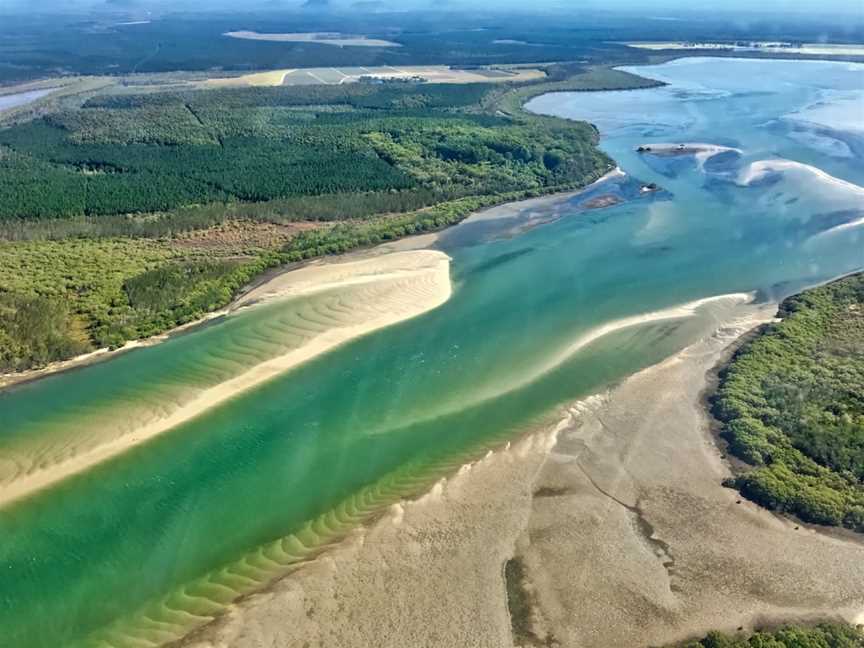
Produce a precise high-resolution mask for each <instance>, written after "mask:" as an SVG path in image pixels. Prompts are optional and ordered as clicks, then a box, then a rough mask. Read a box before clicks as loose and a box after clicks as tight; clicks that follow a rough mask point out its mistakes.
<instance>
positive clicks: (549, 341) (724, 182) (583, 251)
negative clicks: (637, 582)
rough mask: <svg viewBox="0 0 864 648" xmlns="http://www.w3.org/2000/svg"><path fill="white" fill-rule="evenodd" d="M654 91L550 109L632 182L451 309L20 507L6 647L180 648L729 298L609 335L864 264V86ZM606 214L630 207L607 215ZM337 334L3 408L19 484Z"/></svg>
mask: <svg viewBox="0 0 864 648" xmlns="http://www.w3.org/2000/svg"><path fill="white" fill-rule="evenodd" d="M631 71H634V72H637V73H639V74H643V75H645V76H650V77H652V78H657V79H660V80H663V81H666V82H667V83H668V84H669V85H667V86H665V87H661V88H655V89H648V90H639V91H625V92H602V93H564V94H556V95H546V96H542V97H538V98H537V99H535V100H533V101H532V102H531V103H530V104H529V106H528V107H529V109H530V110H533V111H536V112H542V113H548V114H555V115H561V116H566V117H572V118H578V119H585V120H588V121H591V122H593V123H595V124H596V125H597V126H598V127H599V129H600V131H601V133H602V136H603V140H602V147H603V149H604V150H605V151H607V152H608V153H609V154H610V155H611V156H613V157H614V158H615V159H616V160H617V161H618V163H619V164H620V166H621V168H622V169H623V171H624V172H625V174H626V175H622V176H616V177H613V178H611V179H609V180H607V181H606V182H605V183H603V184H601V185H600V186H598V187H595V188H593V189H592V190H591V191H590V192H589V193H588V194H583V195H579V196H576V197H573V198H569V199H560V198H558V199H550V200H541V201H534V202H532V203H530V204H528V205H526V206H525V207H524V208H523V209H520V210H512V213H510V214H509V215H505V216H504V217H499V218H495V219H492V218H477V219H472V220H470V221H468V222H466V223H464V224H462V225H460V226H457V227H455V228H452V229H451V230H448V231H447V232H445V233H444V234H443V235H442V236H441V237H440V239H439V241H438V243H437V244H436V245H437V247H438V248H440V249H442V250H443V251H445V252H446V253H447V254H449V255H450V256H451V257H452V264H451V268H452V281H453V284H454V293H453V296H452V298H451V299H450V300H449V301H448V302H447V303H445V304H444V305H443V306H441V307H439V308H437V309H436V310H433V311H431V312H429V313H427V314H425V315H422V316H420V317H417V318H415V319H412V320H409V321H407V322H404V323H401V324H399V325H396V326H392V327H390V328H387V329H383V330H381V331H379V332H377V333H375V334H372V335H368V336H366V337H364V338H361V339H359V340H357V341H355V342H353V343H351V344H349V345H346V346H344V347H341V348H339V349H338V350H336V351H334V352H331V353H329V354H327V355H324V356H321V357H319V358H318V359H316V360H314V361H312V362H310V363H308V364H306V365H303V366H302V367H300V368H298V369H295V370H293V371H290V372H288V373H286V374H284V375H282V376H280V377H278V378H276V379H274V380H272V381H270V382H269V383H267V384H265V385H263V386H261V387H258V388H256V389H254V390H252V391H249V392H247V393H245V394H243V395H241V396H238V397H236V398H234V399H232V400H231V401H229V402H227V403H225V404H223V405H222V406H220V407H218V408H216V409H213V410H211V411H210V412H208V413H206V414H204V415H203V416H200V417H199V418H197V419H195V420H193V421H191V422H188V423H185V424H183V425H181V426H179V427H177V428H176V429H174V430H173V431H171V432H170V433H167V434H165V435H163V436H161V437H159V438H158V439H156V440H154V441H152V442H150V443H147V444H145V445H143V446H140V447H137V448H136V449H134V450H132V451H130V452H128V453H126V454H125V455H123V456H121V457H119V458H116V459H114V460H111V461H109V462H106V463H104V464H103V465H100V466H98V467H97V468H94V469H92V470H90V471H88V472H86V473H84V474H81V475H78V476H76V477H73V478H70V479H68V480H66V481H64V482H62V483H61V484H59V485H57V486H55V487H53V488H51V489H49V490H46V491H44V492H42V493H40V494H38V495H36V496H34V497H31V498H29V499H27V500H23V501H21V502H18V503H15V504H13V505H11V506H8V507H6V508H4V509H2V510H0V564H2V565H3V577H2V580H0V627H2V628H3V635H4V636H3V639H2V642H3V644H2V645H4V646H5V645H8V646H15V647H16V648H48V647H51V648H54V647H56V646H58V645H63V646H67V645H82V646H106V645H107V646H127V645H128V646H133V645H151V644H153V645H155V644H158V643H160V642H164V641H168V640H170V639H172V638H176V637H177V636H178V635H181V634H183V633H184V632H186V631H188V630H189V629H190V628H192V627H194V626H195V625H197V624H200V623H202V622H205V621H206V620H207V619H208V618H210V617H212V615H215V614H218V613H219V611H220V610H222V609H224V606H225V605H227V604H228V603H230V601H231V600H232V599H233V598H234V597H235V596H237V595H239V594H242V593H246V592H249V591H252V590H254V589H255V588H256V587H259V586H261V585H262V584H264V583H266V582H267V581H268V580H269V579H272V578H273V577H276V576H278V575H280V574H282V573H284V571H285V569H286V566H288V565H290V564H292V563H293V562H296V560H299V559H302V558H303V557H305V556H308V555H310V553H314V552H315V551H317V550H318V549H320V548H321V547H323V546H325V545H326V544H327V543H329V542H332V541H335V540H337V539H338V538H339V536H340V534H341V533H343V532H344V531H345V530H346V529H349V528H351V527H352V526H353V525H355V524H358V523H362V522H363V521H365V520H368V519H370V517H371V516H374V515H375V514H376V513H377V512H378V511H380V510H381V509H382V508H383V507H386V506H387V505H389V504H390V503H392V502H393V501H396V500H397V499H398V498H399V497H403V496H411V495H413V494H416V493H418V492H421V491H422V490H423V489H425V488H427V487H428V486H429V484H430V483H431V482H432V481H433V480H434V479H436V478H438V477H440V476H442V475H444V474H447V473H448V472H449V471H452V470H453V469H454V468H455V467H457V466H458V465H460V463H462V462H463V461H466V460H467V459H469V458H471V457H474V456H477V455H478V454H479V453H482V452H485V451H486V450H487V449H489V448H492V447H496V446H497V445H499V444H501V443H503V442H504V441H506V440H507V439H511V438H514V437H516V436H518V435H519V434H521V433H524V432H525V431H527V430H531V429H534V428H536V427H538V426H541V425H544V424H547V423H548V422H550V421H552V420H554V419H555V418H556V417H557V416H558V415H559V414H558V412H559V411H560V408H561V407H562V406H563V405H566V404H567V403H568V402H571V401H573V400H575V399H577V398H579V397H582V396H585V395H587V394H590V393H593V392H596V391H597V390H599V389H601V388H603V387H604V386H608V385H610V384H612V383H614V382H616V381H618V380H620V379H622V378H623V377H625V376H627V375H629V374H631V373H633V372H635V371H637V370H638V369H640V368H643V367H645V366H648V365H650V364H653V363H655V362H657V361H659V360H661V359H663V358H665V357H667V356H669V355H670V354H672V353H674V352H675V351H677V350H679V349H681V348H683V347H684V346H686V345H687V344H689V343H691V342H693V341H694V340H696V339H697V338H698V337H699V336H700V335H702V334H703V333H704V332H705V331H706V330H707V329H708V328H710V326H711V322H712V321H713V319H714V317H715V315H716V314H717V312H718V311H717V309H722V308H726V307H728V305H729V300H720V301H714V302H710V303H707V304H705V305H703V306H702V307H701V308H698V309H697V314H696V315H695V316H693V317H679V318H676V319H661V320H657V321H653V322H648V323H645V324H642V325H638V324H636V325H634V326H630V327H627V328H623V329H620V330H617V331H614V332H611V333H609V334H608V335H604V336H600V337H597V336H594V335H591V331H596V330H597V329H598V327H604V326H606V327H608V325H609V323H610V322H615V321H618V320H622V319H625V318H634V317H637V316H640V315H642V314H645V313H651V312H656V311H658V310H662V309H668V308H671V307H674V306H676V305H680V304H685V303H688V302H693V301H694V300H700V299H704V298H707V297H713V296H717V295H726V294H739V293H754V294H755V297H756V298H757V299H762V300H777V299H780V298H782V297H784V296H786V295H788V294H791V293H793V292H795V291H797V290H799V289H800V288H801V287H803V286H806V285H810V284H813V283H816V282H819V281H824V280H827V279H830V278H832V277H835V276H838V275H840V274H843V273H847V272H850V271H852V270H856V269H859V268H861V267H862V266H864V221H862V216H864V198H862V196H864V189H862V186H864V164H862V157H864V133H862V132H861V131H860V130H856V129H857V128H860V124H861V120H860V119H857V120H856V119H855V115H856V114H857V115H858V116H859V117H860V115H861V112H862V106H864V103H862V102H864V90H862V88H864V66H862V65H855V64H847V63H834V62H832V63H823V62H813V63H804V62H797V61H788V62H787V61H782V62H781V61H747V60H732V59H681V60H678V61H673V62H671V63H667V64H664V65H661V66H653V67H641V68H632V69H631ZM856 111H857V112H856ZM681 143H683V144H685V147H684V149H680V148H679V144H681ZM662 144H670V145H671V147H668V148H664V147H662V146H659V145H662ZM696 144H698V146H696ZM708 145H710V147H709V146H708ZM639 146H643V147H644V146H650V147H651V149H652V150H651V152H648V153H645V152H643V153H638V152H637V151H636V149H637V147H639ZM712 147H714V148H712ZM790 162H791V164H790ZM645 186H656V187H657V190H655V191H648V190H643V187H645ZM597 201H601V202H604V203H606V204H610V203H615V204H612V205H611V206H608V207H605V208H602V209H591V210H588V209H585V207H586V203H589V206H590V205H591V204H593V206H596V205H597V204H598V202H597ZM310 309H311V310H310ZM314 312H315V304H314V303H311V302H310V300H308V299H301V300H288V301H280V302H274V303H271V304H268V305H265V306H261V307H256V308H252V309H247V310H243V311H240V312H238V313H237V314H234V315H231V316H229V317H226V318H222V319H219V320H216V321H214V322H213V323H211V324H209V325H208V326H206V327H204V328H201V329H198V330H195V331H193V332H190V333H187V334H184V335H180V336H177V337H174V338H172V339H170V340H169V341H167V342H165V343H163V344H160V345H157V346H153V347H147V348H142V349H138V350H135V351H131V352H129V353H126V354H124V355H122V356H120V357H118V358H116V359H114V360H111V361H108V362H104V363H101V364H98V365H93V366H90V367H86V368H83V369H79V370H75V371H70V372H67V373H62V374H58V375H55V376H52V377H49V378H46V379H43V380H40V381H37V382H34V383H29V384H24V385H20V386H17V387H15V388H12V389H9V390H7V391H5V392H2V393H0V420H2V421H3V422H4V423H3V427H2V429H0V468H2V470H3V471H4V472H3V473H2V474H5V475H14V473H15V470H16V469H17V468H18V467H20V466H21V465H27V466H40V465H47V464H50V463H51V462H54V461H59V460H62V459H63V458H64V457H69V456H73V455H74V454H75V452H76V451H77V450H78V448H79V447H80V445H81V444H82V443H86V439H88V438H90V437H91V436H92V435H93V433H94V431H97V430H98V428H99V427H100V426H105V425H117V424H118V423H117V422H118V421H120V422H129V421H137V420H139V419H140V420H145V419H147V418H148V417H149V418H152V417H154V416H158V415H159V414H160V412H161V408H163V407H164V404H165V403H171V402H172V400H174V399H176V398H177V397H178V394H182V393H184V390H188V389H192V388H197V387H200V386H201V385H209V384H214V383H218V382H219V381H222V380H225V379H227V378H228V377H230V376H232V375H234V374H235V373H236V372H237V371H238V370H239V369H240V368H243V367H248V366H250V365H252V364H255V363H256V362H259V361H260V360H261V359H262V358H265V357H270V356H271V355H272V354H274V353H276V352H277V351H278V349H279V348H280V347H281V345H282V340H283V336H285V335H287V334H288V333H286V332H287V331H289V330H290V329H291V326H293V323H296V320H297V319H298V318H301V319H302V318H304V317H307V316H308V315H309V313H313V314H314ZM628 321H629V320H628ZM635 321H636V320H633V322H635ZM580 340H581V341H586V340H587V341H588V343H587V344H580Z"/></svg>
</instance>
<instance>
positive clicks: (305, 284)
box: [0, 250, 451, 506]
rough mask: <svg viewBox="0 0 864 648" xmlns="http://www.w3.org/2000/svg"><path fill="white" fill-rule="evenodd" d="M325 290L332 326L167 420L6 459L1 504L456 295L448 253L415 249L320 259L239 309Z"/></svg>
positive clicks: (183, 404)
mask: <svg viewBox="0 0 864 648" xmlns="http://www.w3.org/2000/svg"><path fill="white" fill-rule="evenodd" d="M324 292H332V293H334V294H335V295H336V296H337V297H338V300H339V304H340V308H339V310H338V313H335V314H334V313H330V314H329V315H328V316H327V317H324V316H323V315H322V317H321V319H322V321H324V322H325V324H322V325H321V326H320V327H319V328H317V329H316V330H315V331H314V332H313V334H311V335H306V336H304V338H303V342H301V343H299V345H297V346H295V347H293V348H291V349H290V350H289V351H288V352H287V353H285V354H283V355H280V356H278V357H275V358H270V359H268V360H266V361H264V362H261V363H260V364H257V365H255V366H252V367H251V368H249V369H248V370H246V371H245V372H243V373H241V374H239V375H237V376H235V377H233V378H231V379H230V380H227V381H225V382H223V383H219V384H217V385H213V386H211V387H208V388H205V389H203V390H198V391H197V392H196V391H194V390H191V391H190V393H189V395H188V398H187V399H186V400H185V401H179V402H178V403H177V406H176V407H175V408H174V409H171V407H170V406H169V407H167V408H166V409H165V411H164V413H163V415H162V416H160V417H158V418H156V419H155V420H151V421H148V422H147V423H146V424H144V425H140V426H137V427H135V426H131V427H130V426H129V424H128V420H125V421H124V420H119V421H115V422H114V423H111V424H107V423H106V425H105V426H104V429H102V430H99V431H98V434H96V435H91V436H90V437H88V438H87V443H86V445H81V446H74V447H73V446H70V445H69V444H67V443H63V442H60V443H58V446H59V447H58V449H57V452H56V453H52V451H51V450H50V449H45V448H42V447H40V448H39V449H38V452H36V453H33V454H34V456H32V457H31V456H30V454H31V453H30V452H28V451H27V448H23V449H22V452H21V453H20V455H21V456H16V457H7V458H6V459H7V460H6V461H4V462H3V467H4V470H3V472H4V473H5V474H2V473H0V483H2V490H0V506H4V505H7V504H9V503H10V502H13V501H15V500H17V499H20V498H22V497H25V496H27V495H30V494H32V493H34V492H36V491H38V490H40V489H43V488H46V487H48V486H51V485H52V484H55V483H57V482H59V481H60V480H62V479H65V478H67V477H69V476H71V475H74V474H76V473H79V472H82V471H84V470H86V469H88V468H90V467H92V466H94V465H96V464H98V463H100V462H103V461H106V460H108V459H110V458H112V457H114V456H117V455H119V454H121V453H123V452H126V451H128V450H129V449H130V448H133V447H135V446H137V445H140V444H142V443H145V442H146V441H148V440H150V439H152V438H154V437H156V436H158V435H160V434H163V433H164V432H167V431H168V430H170V429H172V428H174V427H176V426H178V425H180V424H182V423H185V422H186V421H189V420H190V419H192V418H194V417H196V416H198V415H200V414H202V413H204V412H206V411H207V410H210V409H212V408H214V407H217V406H218V405H220V404H221V403H224V402H225V401H227V400H228V399H230V398H233V397H235V396H237V395H238V394H241V393H242V392H245V391H247V390H249V389H252V388H254V387H256V386H258V385H261V384H262V383H264V382H266V381H268V380H270V379H271V378H274V377H275V376H278V375H280V374H282V373H284V372H286V371H288V370H290V369H292V368H294V367H296V366H297V365H299V364H301V363H303V362H307V361H308V360H311V359H312V358H315V357H317V356H319V355H321V354H323V353H326V352H328V351H330V350H332V349H334V348H335V347H337V346H339V345H342V344H345V343H346V342H349V341H351V340H353V339H355V338H358V337H360V336H362V335H366V334H368V333H371V332H372V331H375V330H378V329H380V328H383V327H385V326H390V325H392V324H395V323H397V322H401V321H403V320H406V319H409V318H411V317H416V316H417V315H420V314H422V313H425V312H427V311H429V310H431V309H433V308H436V307H437V306H440V305H441V304H443V303H444V302H445V301H447V300H448V299H449V297H450V294H451V284H450V259H449V257H448V256H447V255H446V254H444V253H442V252H438V251H433V250H415V251H408V252H396V253H393V254H385V255H379V256H373V257H370V258H361V259H359V260H351V261H347V262H344V261H343V262H341V263H336V262H317V263H313V264H311V265H308V266H306V267H303V268H300V269H297V270H293V271H291V272H286V273H284V274H282V275H279V276H277V277H275V278H273V279H272V280H270V281H268V282H267V283H265V284H264V285H261V286H259V287H257V288H256V289H254V290H252V291H250V292H249V293H247V294H246V295H245V296H244V297H243V298H242V299H241V300H240V301H239V302H238V303H237V304H235V308H243V307H250V306H251V305H253V304H255V303H257V302H261V301H269V300H274V299H290V298H292V297H301V296H302V297H306V296H309V295H314V294H316V293H324ZM82 443H83V442H82ZM7 468H8V469H9V470H11V471H12V472H9V470H7Z"/></svg>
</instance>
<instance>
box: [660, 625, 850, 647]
mask: <svg viewBox="0 0 864 648" xmlns="http://www.w3.org/2000/svg"><path fill="white" fill-rule="evenodd" d="M670 648H671V647H670ZM677 648H864V633H862V632H861V630H859V629H858V628H854V627H852V626H849V625H845V624H841V623H823V624H819V625H816V626H813V627H807V626H787V627H784V628H780V629H778V630H773V631H768V630H766V631H763V632H756V633H754V634H752V635H750V636H749V637H747V636H742V635H734V636H733V635H726V634H723V633H721V632H711V633H709V634H708V636H706V637H705V638H704V639H701V640H699V641H690V642H686V643H684V644H680V645H679V646H678V647H677Z"/></svg>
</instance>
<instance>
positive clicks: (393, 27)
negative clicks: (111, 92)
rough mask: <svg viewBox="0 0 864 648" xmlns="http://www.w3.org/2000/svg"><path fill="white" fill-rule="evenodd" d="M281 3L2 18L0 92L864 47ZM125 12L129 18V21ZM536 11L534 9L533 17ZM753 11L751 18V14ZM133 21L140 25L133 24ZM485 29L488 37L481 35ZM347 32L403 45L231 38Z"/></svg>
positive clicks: (603, 22) (697, 25)
mask: <svg viewBox="0 0 864 648" xmlns="http://www.w3.org/2000/svg"><path fill="white" fill-rule="evenodd" d="M277 5H278V3H272V2H271V3H266V4H265V5H264V6H262V7H259V8H256V9H252V8H251V7H250V8H248V9H246V10H245V11H242V10H239V9H238V10H236V11H234V12H225V13H218V12H216V11H209V12H207V13H206V14H205V13H203V12H201V11H195V12H183V11H182V10H181V9H179V8H178V9H177V11H175V12H172V13H167V14H161V15H159V14H156V15H152V16H148V18H149V20H148V21H146V22H138V21H137V20H136V19H135V18H130V14H131V15H132V16H136V15H137V16H139V17H140V16H141V15H142V14H140V12H139V13H136V12H135V8H136V3H126V2H122V3H121V2H106V3H104V7H103V9H102V10H101V11H94V12H92V13H82V14H76V13H74V12H70V13H68V14H66V15H62V14H59V15H48V14H46V13H45V12H33V11H30V10H28V11H21V12H19V13H6V12H5V11H4V10H3V9H2V8H0V84H2V83H13V82H16V81H22V80H27V79H34V78H44V77H46V76H56V75H57V74H58V73H59V74H96V75H103V74H109V75H117V74H129V73H133V72H170V71H175V70H202V71H207V70H223V71H249V70H263V69H278V68H297V67H331V66H335V67H341V66H375V65H394V66H404V65H429V64H448V65H460V66H476V65H495V64H502V63H529V62H540V63H548V62H550V61H574V60H579V61H587V62H590V63H598V62H603V63H625V62H629V63H632V62H638V61H645V60H647V57H648V55H647V54H645V53H644V52H639V51H637V50H633V49H630V48H627V47H625V46H622V45H619V44H617V43H620V42H622V41H628V40H692V41H700V40H718V39H720V40H726V39H732V40H735V39H752V40H797V41H803V42H819V41H822V40H828V41H834V42H847V41H852V42H855V41H860V40H862V39H864V29H862V24H861V23H860V21H848V20H847V21H838V20H831V19H830V17H829V16H808V20H806V21H802V20H795V19H794V18H790V17H787V16H783V15H781V14H778V12H776V11H774V12H766V13H764V14H761V15H760V14H759V13H758V12H754V13H751V14H750V16H749V18H748V20H747V21H741V20H739V19H738V18H737V17H736V16H734V15H732V14H726V15H724V14H723V12H722V11H717V12H715V13H714V14H713V15H712V17H711V18H710V19H708V18H706V17H704V16H699V17H698V18H697V17H695V16H694V17H693V18H689V17H683V18H682V19H680V20H677V21H663V20H651V19H646V18H645V16H644V15H643V12H639V11H634V12H633V13H632V14H631V15H627V14H626V13H619V14H617V15H613V14H612V13H611V12H602V11H590V10H586V9H582V10H580V11H574V12H568V13H565V12H549V13H546V12H543V11H534V10H532V11H531V17H530V20H526V16H525V15H524V13H520V12H518V11H512V12H508V11H507V10H505V9H501V10H499V11H498V12H496V15H495V16H494V17H490V15H489V13H488V12H477V11H476V10H470V9H467V8H459V7H457V6H456V5H448V6H447V8H446V10H442V11H407V10H404V11H390V12H387V11H372V12H370V11H366V10H358V11H354V12H333V13H328V12H320V11H305V12H304V11H290V10H284V9H283V10H279V8H278V6H277ZM124 8H125V9H126V11H124ZM532 9H533V8H532ZM754 9H755V8H754ZM128 22H133V23H135V24H126V23H128ZM478 25H483V26H484V28H483V29H478V28H477V26H478ZM236 30H252V31H258V32H262V33H280V32H342V33H347V34H362V35H365V36H368V37H369V38H376V39H383V40H387V41H395V42H397V43H398V44H399V45H400V46H399V47H334V46H332V45H327V44H321V43H309V42H306V43H297V42H294V43H292V42H282V43H279V42H267V41H254V40H242V39H236V38H229V37H227V36H224V35H223V34H224V33H225V32H230V31H236Z"/></svg>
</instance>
